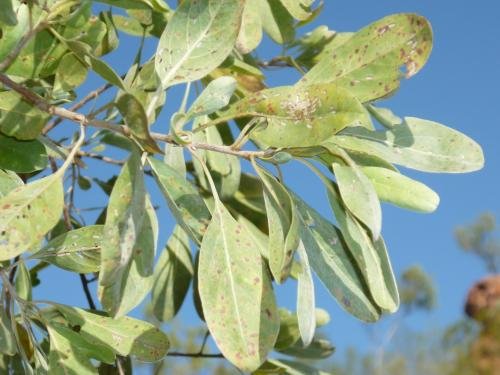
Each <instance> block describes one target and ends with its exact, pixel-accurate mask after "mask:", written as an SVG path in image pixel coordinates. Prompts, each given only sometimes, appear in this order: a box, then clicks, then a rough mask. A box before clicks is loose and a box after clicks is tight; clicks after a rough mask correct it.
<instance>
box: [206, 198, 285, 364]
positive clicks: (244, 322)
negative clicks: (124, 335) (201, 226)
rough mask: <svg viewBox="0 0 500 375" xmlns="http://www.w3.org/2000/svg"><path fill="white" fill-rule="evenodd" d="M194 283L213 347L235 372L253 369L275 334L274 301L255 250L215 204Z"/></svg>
mask: <svg viewBox="0 0 500 375" xmlns="http://www.w3.org/2000/svg"><path fill="white" fill-rule="evenodd" d="M198 279H199V283H198V288H199V292H200V297H201V302H202V306H203V313H204V316H205V320H206V322H207V325H208V329H209V330H210V333H211V334H212V337H213V338H214V340H215V343H216V345H217V347H218V348H219V349H220V351H221V352H222V353H223V354H224V357H226V358H227V359H228V360H229V361H230V362H232V363H233V364H234V365H235V366H236V367H238V368H239V369H240V370H242V371H247V372H250V371H253V370H255V369H257V368H258V367H259V366H260V365H261V364H262V362H264V360H265V359H266V357H267V353H268V352H269V351H270V350H271V349H272V348H273V346H274V343H275V341H276V337H277V334H278V329H279V316H278V311H277V308H276V301H275V296H274V292H273V288H272V284H271V280H270V277H269V275H268V274H267V270H266V266H265V263H264V261H263V260H262V257H261V255H260V252H259V246H258V245H257V244H256V243H255V241H254V239H253V237H252V236H251V235H250V234H249V233H248V232H247V230H246V228H245V227H243V226H242V225H241V224H238V222H237V221H236V220H235V219H234V218H233V217H232V216H231V214H230V213H229V212H228V211H227V209H226V208H225V207H224V206H223V205H222V203H221V202H220V201H218V200H216V202H215V208H214V213H213V218H212V221H211V223H210V225H209V226H208V229H207V232H206V233H205V236H204V237H203V242H202V243H201V248H200V258H199V266H198Z"/></svg>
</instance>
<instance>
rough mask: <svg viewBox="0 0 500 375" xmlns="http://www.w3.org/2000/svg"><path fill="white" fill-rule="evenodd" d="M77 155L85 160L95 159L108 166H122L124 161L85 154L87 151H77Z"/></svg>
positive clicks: (90, 153)
mask: <svg viewBox="0 0 500 375" xmlns="http://www.w3.org/2000/svg"><path fill="white" fill-rule="evenodd" d="M77 155H78V156H79V157H85V158H91V159H96V160H100V161H103V162H106V163H109V164H115V165H123V164H125V160H116V159H112V158H109V157H107V156H104V155H101V154H96V153H94V152H87V151H78V153H77Z"/></svg>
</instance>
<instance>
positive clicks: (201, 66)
mask: <svg viewBox="0 0 500 375" xmlns="http://www.w3.org/2000/svg"><path fill="white" fill-rule="evenodd" d="M242 11H243V1H241V0H199V1H192V0H188V1H184V2H182V3H181V4H180V5H179V7H178V8H177V9H176V11H175V13H174V14H173V16H172V18H171V19H170V21H169V22H168V24H167V27H166V28H165V30H164V31H163V34H162V36H161V38H160V42H159V44H158V50H157V52H156V57H155V69H156V73H157V74H158V76H159V77H160V79H161V84H162V87H163V88H164V89H166V88H167V87H169V86H172V85H175V84H177V83H182V82H190V81H195V80H197V79H200V78H203V77H204V76H206V75H207V74H208V73H210V72H211V71H212V70H214V69H215V68H217V67H218V66H219V65H220V64H221V63H222V62H223V61H224V60H225V59H226V57H227V56H228V55H229V54H230V53H231V51H232V49H233V46H234V43H235V42H236V37H237V36H238V31H239V29H240V24H241V13H242Z"/></svg>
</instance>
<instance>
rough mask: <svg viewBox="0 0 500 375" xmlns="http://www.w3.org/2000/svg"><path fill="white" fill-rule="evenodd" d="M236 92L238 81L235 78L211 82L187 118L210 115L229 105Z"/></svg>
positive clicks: (223, 77) (224, 77)
mask: <svg viewBox="0 0 500 375" xmlns="http://www.w3.org/2000/svg"><path fill="white" fill-rule="evenodd" d="M234 90H236V80H235V79H234V78H233V77H229V76H222V77H219V78H216V79H214V80H213V81H211V82H210V83H209V84H208V85H207V87H206V88H205V90H203V91H202V93H201V94H200V96H198V97H197V98H196V100H195V101H194V103H193V104H192V105H191V108H189V111H188V112H187V113H186V116H187V118H188V119H189V118H193V117H196V116H203V115H209V114H211V113H214V112H215V111H218V110H219V109H221V108H224V107H225V106H226V105H228V104H229V100H231V96H232V95H233V93H234Z"/></svg>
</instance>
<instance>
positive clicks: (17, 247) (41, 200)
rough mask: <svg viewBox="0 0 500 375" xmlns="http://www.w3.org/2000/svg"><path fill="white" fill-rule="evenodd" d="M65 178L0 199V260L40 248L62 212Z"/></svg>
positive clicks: (52, 177) (55, 176)
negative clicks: (36, 247)
mask: <svg viewBox="0 0 500 375" xmlns="http://www.w3.org/2000/svg"><path fill="white" fill-rule="evenodd" d="M63 205H64V194H63V183H62V176H61V175H58V174H53V175H50V176H48V177H44V178H41V179H39V180H36V181H34V182H31V183H29V184H27V185H23V186H20V187H18V188H16V189H15V190H12V191H11V192H10V193H9V194H7V195H6V196H4V197H3V198H0V260H7V259H10V258H13V257H15V256H16V255H19V254H21V253H22V252H24V251H26V250H28V249H30V248H31V247H33V246H35V245H37V244H38V243H39V242H40V241H41V240H42V239H43V236H44V235H45V234H46V233H47V232H48V231H49V230H51V229H52V228H53V227H54V226H55V225H56V224H57V222H58V221H59V218H60V217H61V214H62V211H63Z"/></svg>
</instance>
